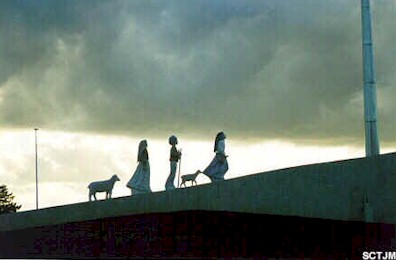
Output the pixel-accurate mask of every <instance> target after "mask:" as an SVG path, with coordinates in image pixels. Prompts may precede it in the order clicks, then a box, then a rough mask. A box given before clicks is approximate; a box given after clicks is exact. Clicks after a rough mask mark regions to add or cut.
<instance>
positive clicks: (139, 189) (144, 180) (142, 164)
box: [127, 150, 151, 194]
mask: <svg viewBox="0 0 396 260" xmlns="http://www.w3.org/2000/svg"><path fill="white" fill-rule="evenodd" d="M144 151H145V154H143V156H142V159H141V161H139V164H138V166H137V167H136V170H135V172H134V173H133V176H132V178H131V179H130V180H129V181H128V183H127V187H128V188H130V189H131V190H132V194H139V193H147V192H151V189H150V163H149V161H148V155H147V150H144ZM144 151H143V152H144Z"/></svg>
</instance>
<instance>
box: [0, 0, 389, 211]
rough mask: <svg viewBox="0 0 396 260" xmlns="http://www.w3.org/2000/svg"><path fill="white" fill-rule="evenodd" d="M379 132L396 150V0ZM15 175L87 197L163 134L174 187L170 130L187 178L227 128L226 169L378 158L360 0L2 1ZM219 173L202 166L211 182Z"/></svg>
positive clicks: (163, 159)
mask: <svg viewBox="0 0 396 260" xmlns="http://www.w3.org/2000/svg"><path fill="white" fill-rule="evenodd" d="M372 15H373V21H372V22H373V30H374V32H373V38H374V47H375V66H376V67H375V69H376V76H377V95H378V118H379V123H378V127H379V135H380V143H381V151H382V152H390V151H394V150H396V141H395V140H396V122H395V120H394V118H395V116H394V114H395V113H396V102H394V100H395V99H396V74H395V71H396V63H395V62H394V60H395V59H396V47H395V44H394V43H395V42H396V27H395V26H394V17H396V1H394V0H376V1H373V2H372ZM0 46H1V48H0V123H1V124H0V144H1V146H0V147H1V150H0V155H1V156H0V177H1V179H2V183H4V184H6V185H7V186H9V188H10V190H11V191H12V192H13V193H14V194H15V195H16V200H17V201H18V202H20V203H21V204H22V206H23V207H22V210H28V209H32V208H34V207H35V197H34V196H35V176H34V173H35V172H34V169H35V168H34V167H35V166H34V131H33V128H34V127H39V128H40V130H39V172H40V195H41V197H40V201H41V203H40V205H42V206H43V207H44V206H53V205H61V204H66V203H74V202H79V201H85V200H86V199H87V193H88V190H87V188H86V186H87V185H88V183H89V182H90V181H93V180H99V179H107V178H109V177H110V176H111V175H112V174H113V173H118V174H119V176H120V178H121V182H120V183H117V184H116V187H115V192H114V196H126V195H128V192H129V191H128V189H127V188H126V187H125V183H126V182H127V181H128V179H129V178H130V177H131V175H132V172H133V170H134V168H135V167H136V152H137V151H136V150H137V147H138V143H139V141H140V140H141V139H147V140H148V143H149V156H150V161H151V165H152V180H151V186H152V189H153V190H155V191H160V190H163V189H164V187H163V186H164V182H165V179H166V177H167V174H168V171H169V170H168V168H169V166H168V153H169V148H170V147H169V145H168V144H167V138H168V136H169V135H171V134H176V135H177V136H178V137H179V147H180V148H182V149H183V159H182V174H183V173H192V172H193V171H195V170H196V169H197V168H201V169H203V168H205V166H206V165H207V164H208V163H209V162H210V160H211V158H212V156H213V152H212V149H213V147H212V146H213V143H212V142H213V139H214V137H215V135H216V133H217V132H218V131H221V130H223V131H225V132H226V134H227V136H228V139H227V148H226V152H227V153H228V154H229V155H230V157H229V163H230V170H229V173H227V175H226V178H233V177H238V176H241V175H246V174H252V173H256V172H261V171H266V170H271V169H277V168H283V167H290V166H295V165H301V164H305V163H312V162H321V161H328V160H335V159H346V158H354V157H359V156H364V118H363V93H362V85H363V83H362V57H361V52H362V51H361V27H360V0H333V1H327V0H282V1H279V0H265V1H262V0H260V1H259V0H244V1H241V0H227V1H225V0H218V1H213V0H206V1H205V0H199V1H198V0H192V1H183V0H177V1H176V0H175V1H172V0H168V1H146V0H144V1H143V0H136V1H126V0H119V1H116V0H114V1H99V0H96V1H73V0H69V1H62V0H58V1H50V0H46V1H41V0H37V1H27V0H26V1H14V0H12V1H11V0H3V1H1V2H0ZM206 182H207V179H206V178H205V177H204V176H200V183H206Z"/></svg>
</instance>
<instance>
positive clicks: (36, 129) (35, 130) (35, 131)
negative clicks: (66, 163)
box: [34, 128, 39, 210]
mask: <svg viewBox="0 0 396 260" xmlns="http://www.w3.org/2000/svg"><path fill="white" fill-rule="evenodd" d="M38 130H39V129H38V128H35V129H34V134H35V151H36V210H37V209H38V164H37V131H38Z"/></svg>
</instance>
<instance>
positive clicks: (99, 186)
mask: <svg viewBox="0 0 396 260" xmlns="http://www.w3.org/2000/svg"><path fill="white" fill-rule="evenodd" d="M119 180H120V178H118V176H117V174H114V175H113V176H111V178H110V179H108V180H105V181H94V182H91V183H90V184H89V185H88V189H89V195H88V198H89V201H91V197H92V196H93V197H94V199H95V200H97V199H96V192H106V199H111V192H112V191H113V187H114V183H115V182H116V181H119Z"/></svg>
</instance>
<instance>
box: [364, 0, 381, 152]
mask: <svg viewBox="0 0 396 260" xmlns="http://www.w3.org/2000/svg"><path fill="white" fill-rule="evenodd" d="M361 7H362V40H363V81H364V118H365V135H366V156H367V157H369V156H373V155H377V154H379V153H380V148H379V141H378V130H377V94H376V87H375V75H374V64H373V42H372V37H371V15H370V0H361Z"/></svg>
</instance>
